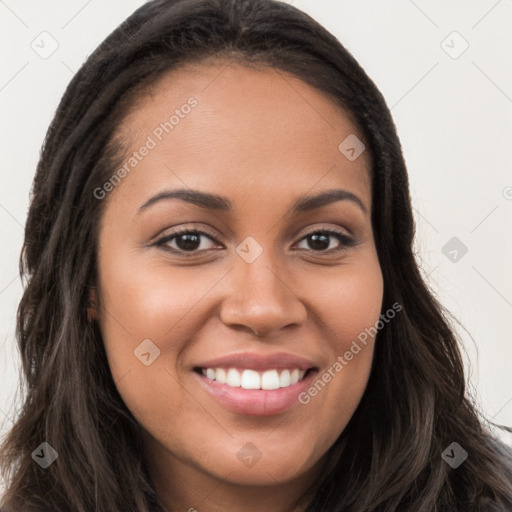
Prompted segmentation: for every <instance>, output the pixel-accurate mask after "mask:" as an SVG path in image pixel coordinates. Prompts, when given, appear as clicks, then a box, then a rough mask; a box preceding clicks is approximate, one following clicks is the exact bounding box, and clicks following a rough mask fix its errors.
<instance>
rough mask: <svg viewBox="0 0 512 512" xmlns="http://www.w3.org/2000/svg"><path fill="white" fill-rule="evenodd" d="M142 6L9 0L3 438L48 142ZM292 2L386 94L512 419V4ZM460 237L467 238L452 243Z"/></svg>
mask: <svg viewBox="0 0 512 512" xmlns="http://www.w3.org/2000/svg"><path fill="white" fill-rule="evenodd" d="M143 3H144V2H142V1H140V0H109V1H108V2H101V1H99V0H89V1H85V0H80V1H78V0H73V1H70V0H67V1H64V0H59V1H57V0H47V1H45V2H40V1H37V0H17V1H14V0H0V41H1V46H0V53H1V62H2V65H1V69H0V108H1V112H2V116H1V123H0V124H1V135H0V141H1V143H0V151H1V153H0V163H1V169H2V170H1V188H0V226H1V240H2V243H1V249H0V383H1V389H0V436H2V435H3V433H5V431H6V430H7V429H9V428H10V427H11V426H12V419H13V418H14V416H15V409H14V404H13V398H14V392H15V388H16V386H17V382H18V373H19V361H18V359H19V355H18V352H17V348H16V346H15V339H14V330H15V320H16V309H17V306H18V303H19V300H20V298H21V294H22V285H21V281H20V279H19V276H18V259H19V253H20V250H21V246H22V241H23V229H24V224H25V220H26V214H27V210H28V206H29V192H30V188H31V184H32V179H33V177H34V172H35V168H36V164H37V160H38V155H39V150H40V147H41V144H42V142H43V139H44V136H45V133H46V130H47V128H48V125H49V123H50V121H51V119H52V116H53V113H54V111H55V109H56V107H57V105H58V102H59V101H60V98H61V96H62V94H63V93H64V90H65V88H66V86H67V84H68V83H69V81H70V80H71V78H72V77H73V75H74V73H75V72H76V71H77V70H78V69H79V67H80V66H81V64H82V63H83V62H84V60H85V59H86V57H87V56H88V55H89V54H90V53H91V52H92V51H93V50H94V49H95V48H96V46H97V45H98V44H99V43H100V42H101V41H102V40H103V39H104V38H105V37H106V36H107V35H108V34H109V33H110V32H111V31H112V30H113V29H114V28H115V27H116V26H117V25H118V24H119V23H120V22H121V21H123V20H124V19H125V18H126V17H127V16H128V15H129V14H131V12H133V11H134V10H135V9H136V8H137V7H139V6H140V5H142V4H143ZM287 3H292V4H293V5H295V6H296V7H298V8H300V9H302V10H304V11H306V12H307V13H308V14H310V15H311V16H312V17H313V18H315V19H316V20H317V21H318V22H320V23H321V24H323V25H324V26H325V27H326V28H327V29H328V30H329V31H331V32H332V33H333V34H334V35H335V36H336V37H337V38H338V39H339V40H340V41H341V42H342V43H343V44H344V45H345V46H346V47H347V49H348V50H349V51H350V52H351V53H352V54H353V55H354V57H355V58H356V59H357V60H358V61H359V62H360V64H361V65H362V66H363V68H364V69H365V70H366V72H367V73H368V74H369V75H370V77H371V78H372V79H373V80H374V82H375V83H376V85H377V86H378V88H379V89H380V90H381V92H382V93H383V95H384V97H385V98H386V101H387V103H388V106H389V107H390V108H391V112H392V115H393V118H394V120H395V123H396V126H397V129H398V134H399V136H400V139H401V142H402V147H403V152H404V156H405V159H406V164H407V167H408V171H409V177H410V184H411V194H412V199H413V206H414V209H415V218H416V222H417V239H416V247H417V251H418V255H419V259H420V262H421V266H422V271H423V273H424V275H425V276H428V282H429V284H430V286H431V287H432V288H433V290H434V292H435V294H436V296H437V297H438V298H439V300H440V301H441V302H442V304H444V305H445V306H446V307H447V308H448V309H449V310H450V311H451V312H452V313H453V314H454V315H455V316H456V318H458V320H459V321H460V322H461V323H462V325H463V326H464V327H465V328H466V329H467V332H465V331H464V330H462V329H459V332H460V335H461V336H462V338H463V340H464V347H465V350H466V355H465V362H466V365H467V369H468V373H469V375H470V384H471V386H472V388H474V392H475V393H476V395H477V398H478V400H479V403H480V404H481V408H482V410H483V412H484V413H485V414H486V416H487V417H488V418H489V419H491V420H493V421H495V422H497V423H501V424H506V425H512V385H511V377H510V376H511V374H512V372H511V369H512V346H511V341H512V267H511V262H512V236H511V235H512V173H511V164H512V151H511V125H512V68H511V66H510V62H512V30H511V28H512V27H511V23H510V20H511V19H512V1H511V0H499V1H496V0H471V1H469V0H467V1H465V2H453V1H446V0H443V1H442V0H435V1H434V0H431V1H428V2H427V1H424V0H417V1H412V0H395V1H393V2H382V1H378V0H338V1H336V0H294V1H288V2H287ZM454 32H455V33H454ZM466 46H467V48H466ZM53 50H54V51H53ZM51 51H53V53H51V55H48V54H49V53H50V52H51ZM453 237H456V238H457V240H458V241H455V242H453V241H452V242H450V243H451V244H454V243H455V244H458V246H457V245H455V246H452V245H448V246H446V247H445V244H447V243H448V242H449V241H450V240H451V239H452V238H453ZM461 243H462V244H464V246H465V247H466V248H467V252H466V253H465V254H463V251H461V249H460V247H462V245H461ZM443 248H444V250H443ZM454 250H455V251H456V252H455V253H454V252H453V251H454ZM453 259H455V260H456V261H452V260H453ZM406 306H407V305H406Z"/></svg>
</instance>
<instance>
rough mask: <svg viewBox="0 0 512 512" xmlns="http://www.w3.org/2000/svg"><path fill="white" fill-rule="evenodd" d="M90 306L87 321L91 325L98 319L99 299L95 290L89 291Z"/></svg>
mask: <svg viewBox="0 0 512 512" xmlns="http://www.w3.org/2000/svg"><path fill="white" fill-rule="evenodd" d="M89 304H90V306H89V307H88V308H87V321H88V322H89V323H90V322H92V321H93V320H97V319H98V298H97V296H96V289H95V288H91V289H90V290H89Z"/></svg>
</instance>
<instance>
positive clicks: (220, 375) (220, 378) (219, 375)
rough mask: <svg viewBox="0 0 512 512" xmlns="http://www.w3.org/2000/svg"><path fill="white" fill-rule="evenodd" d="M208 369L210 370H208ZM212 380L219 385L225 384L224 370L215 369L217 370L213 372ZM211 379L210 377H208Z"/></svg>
mask: <svg viewBox="0 0 512 512" xmlns="http://www.w3.org/2000/svg"><path fill="white" fill-rule="evenodd" d="M208 369H210V368H208ZM206 373H207V375H206V376H207V377H208V370H207V372H206ZM213 373H214V375H213V379H215V380H216V381H217V382H220V383H221V384H225V383H226V371H225V370H224V368H217V370H213ZM210 378H211V377H210Z"/></svg>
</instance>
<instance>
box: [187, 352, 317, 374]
mask: <svg viewBox="0 0 512 512" xmlns="http://www.w3.org/2000/svg"><path fill="white" fill-rule="evenodd" d="M237 367H238V368H247V369H251V370H269V369H273V368H276V369H279V368H282V369H286V368H288V369H295V368H298V369H299V370H309V369H310V368H315V369H316V365H315V363H314V362H313V361H311V360H308V359H305V358H303V357H300V356H295V355H293V354H286V353H284V352H279V353H276V354H266V355H261V354H259V355H258V354H251V353H248V352H244V353H240V354H232V355H229V356H223V357H218V358H216V359H210V360H209V361H205V362H203V363H199V364H198V365H196V366H195V368H237Z"/></svg>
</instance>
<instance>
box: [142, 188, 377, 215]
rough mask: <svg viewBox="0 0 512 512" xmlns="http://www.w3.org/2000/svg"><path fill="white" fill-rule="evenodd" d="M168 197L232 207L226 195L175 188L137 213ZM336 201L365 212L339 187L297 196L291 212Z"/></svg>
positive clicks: (218, 207)
mask: <svg viewBox="0 0 512 512" xmlns="http://www.w3.org/2000/svg"><path fill="white" fill-rule="evenodd" d="M170 199H180V200H182V201H186V202H188V203H192V204H195V205H196V206H199V207H201V208H205V209H207V210H216V211H227V212H231V211H233V209H234V208H233V203H232V202H231V201H230V200H229V199H228V198H227V197H223V196H219V195H217V194H211V193H208V192H201V191H200V190H193V189H176V190H164V191H162V192H159V193H158V194H156V195H155V196H153V197H151V198H150V199H148V200H147V201H146V202H145V203H144V204H143V205H142V206H141V207H140V209H139V212H138V214H140V213H142V212H143V211H144V210H147V209H148V208H149V207H150V206H152V205H154V204H155V203H158V202H160V201H168V200H170ZM336 201H349V202H351V203H353V204H356V205H357V206H359V208H361V210H362V211H363V212H364V213H367V210H366V207H365V205H364V204H363V202H362V201H361V199H359V197H357V196H356V195H355V194H353V193H352V192H349V191H348V190H345V189H341V188H340V189H332V190H325V191H323V192H321V193H319V194H317V195H314V196H311V195H309V196H302V197H299V198H298V199H297V200H296V201H295V202H294V203H293V205H292V212H294V213H304V212H308V211H311V210H315V209H317V208H320V207H322V206H325V205H328V204H331V203H334V202H336ZM138 214H137V215H138Z"/></svg>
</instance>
